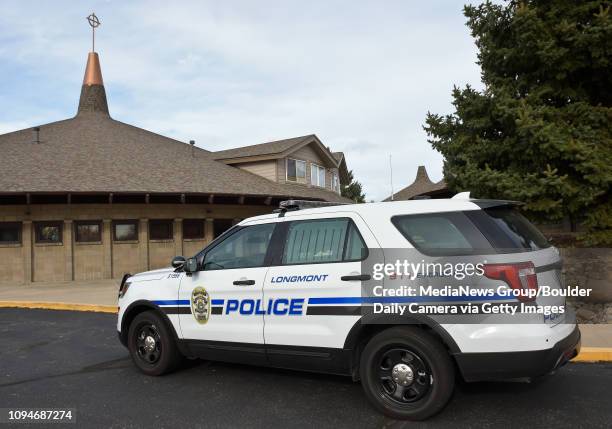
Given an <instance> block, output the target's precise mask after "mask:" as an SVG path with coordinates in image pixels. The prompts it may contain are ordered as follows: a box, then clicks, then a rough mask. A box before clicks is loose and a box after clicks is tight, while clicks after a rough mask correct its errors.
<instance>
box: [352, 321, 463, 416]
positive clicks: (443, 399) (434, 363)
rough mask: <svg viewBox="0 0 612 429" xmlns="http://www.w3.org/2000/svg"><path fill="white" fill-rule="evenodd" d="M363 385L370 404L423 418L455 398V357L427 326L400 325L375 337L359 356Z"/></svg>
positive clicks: (391, 412) (389, 412) (391, 413)
mask: <svg viewBox="0 0 612 429" xmlns="http://www.w3.org/2000/svg"><path fill="white" fill-rule="evenodd" d="M359 372H360V376H361V384H362V386H363V389H364V391H365V394H366V396H367V397H368V399H369V400H370V402H371V403H372V404H373V405H374V407H376V408H377V409H378V410H379V411H381V412H382V413H383V414H385V415H387V416H389V417H393V418H396V419H408V420H423V419H426V418H428V417H430V416H432V415H434V414H436V413H438V412H439V411H440V410H442V408H444V406H445V405H446V403H447V402H448V400H449V399H450V397H451V395H452V393H453V389H454V385H455V371H454V368H453V364H452V362H451V359H450V356H449V354H448V352H447V351H446V349H445V348H444V346H443V345H442V344H441V343H440V341H438V340H437V339H436V338H435V337H433V336H432V335H430V334H428V333H427V332H425V331H424V330H422V329H419V328H416V327H411V326H398V327H394V328H390V329H387V330H385V331H382V332H380V333H379V334H377V335H375V336H374V337H373V338H372V339H370V341H369V342H368V343H367V344H366V346H365V348H364V350H363V353H362V354H361V359H360V371H359Z"/></svg>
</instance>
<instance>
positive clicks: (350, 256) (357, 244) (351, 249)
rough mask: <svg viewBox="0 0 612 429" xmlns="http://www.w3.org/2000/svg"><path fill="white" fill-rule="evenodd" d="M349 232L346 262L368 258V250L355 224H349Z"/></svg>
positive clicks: (345, 253) (345, 251) (345, 255)
mask: <svg viewBox="0 0 612 429" xmlns="http://www.w3.org/2000/svg"><path fill="white" fill-rule="evenodd" d="M348 227H349V231H348V235H347V237H346V247H345V249H344V260H345V261H361V260H362V259H364V258H365V257H366V256H367V253H368V248H367V246H366V244H365V243H364V241H363V238H361V234H359V231H357V227H356V226H355V224H354V223H353V222H349V226H348Z"/></svg>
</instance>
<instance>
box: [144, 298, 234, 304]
mask: <svg viewBox="0 0 612 429" xmlns="http://www.w3.org/2000/svg"><path fill="white" fill-rule="evenodd" d="M223 302H224V300H223V299H213V300H212V301H211V304H212V305H223ZM153 303H154V304H157V305H191V303H190V302H189V300H188V299H162V300H158V301H153Z"/></svg>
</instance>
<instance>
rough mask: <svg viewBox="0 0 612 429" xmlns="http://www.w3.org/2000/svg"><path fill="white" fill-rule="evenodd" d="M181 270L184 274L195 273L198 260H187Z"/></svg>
mask: <svg viewBox="0 0 612 429" xmlns="http://www.w3.org/2000/svg"><path fill="white" fill-rule="evenodd" d="M183 270H184V271H185V272H186V273H195V272H196V271H198V260H197V259H196V258H189V259H187V260H186V261H185V265H183Z"/></svg>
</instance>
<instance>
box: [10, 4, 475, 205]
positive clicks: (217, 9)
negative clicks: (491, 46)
mask: <svg viewBox="0 0 612 429" xmlns="http://www.w3.org/2000/svg"><path fill="white" fill-rule="evenodd" d="M89 7H90V6H88V8H89ZM91 7H93V9H94V10H96V13H97V14H98V15H99V16H100V18H101V21H102V26H101V27H100V28H99V30H98V34H97V43H96V46H97V48H98V51H99V52H100V56H101V62H102V72H103V75H104V80H105V85H106V90H107V96H108V100H109V107H110V110H111V115H112V116H113V117H115V118H117V119H120V120H122V121H124V122H128V123H133V124H134V125H137V126H141V127H144V128H147V129H149V130H151V131H154V132H159V133H161V134H164V135H168V136H171V137H174V138H178V139H181V140H189V139H195V140H196V142H197V144H198V145H199V146H201V147H204V148H206V149H209V150H217V149H225V148H229V147H235V146H239V145H247V144H254V143H258V142H262V141H268V140H273V139H279V138H286V137H292V136H298V135H304V134H310V133H316V134H317V135H318V136H319V137H320V138H321V140H322V141H323V142H324V143H325V144H326V145H328V146H331V148H332V149H333V150H342V151H344V152H345V153H346V157H347V161H348V165H349V168H351V169H352V170H353V171H354V173H355V176H356V178H357V179H358V180H360V181H361V182H362V183H363V185H364V188H365V191H366V194H367V197H368V199H375V200H379V199H382V198H384V197H386V196H387V195H388V194H389V192H390V185H389V168H388V165H389V154H392V155H393V166H394V188H395V190H398V189H400V188H401V187H403V186H406V185H408V184H409V183H411V182H412V180H413V179H414V175H415V174H416V168H417V166H418V165H421V164H423V165H426V166H427V168H428V171H429V172H430V176H431V178H432V180H439V179H440V178H441V165H442V160H441V157H440V156H439V154H437V153H436V152H434V151H433V150H432V149H431V147H430V146H429V144H427V142H426V135H425V133H424V131H423V130H422V125H423V123H424V119H425V114H426V113H427V111H433V112H437V113H447V112H450V111H451V110H452V106H451V104H450V101H451V97H450V91H451V89H452V86H453V85H454V84H459V85H464V84H466V83H470V84H472V85H474V86H476V87H479V86H480V83H479V82H480V76H479V69H478V67H477V66H476V65H475V60H476V51H475V47H474V44H473V41H472V39H471V37H470V35H469V32H468V29H467V28H466V27H465V25H464V22H465V18H464V17H463V15H462V13H461V9H462V2H446V1H432V2H425V3H423V2H419V3H417V2H405V1H387V2H384V3H381V2H375V1H359V2H354V1H350V2H349V1H314V2H303V1H270V2H264V3H261V2H252V1H244V2H214V1H210V2H200V1H185V2H180V3H177V2H140V1H137V2H113V1H104V2H93V3H92V5H91ZM3 9H4V10H3V14H2V16H0V72H2V74H3V76H9V82H6V84H7V85H6V87H7V88H9V89H8V90H7V91H5V92H4V93H0V102H2V103H3V105H10V106H12V108H11V109H10V111H9V112H8V113H7V114H6V115H5V118H4V120H5V123H4V124H5V125H4V126H5V128H1V129H0V130H2V131H3V132H4V131H7V130H9V129H7V128H6V126H9V127H10V126H17V127H22V126H23V125H24V124H28V125H34V124H36V123H41V121H51V120H57V119H62V118H64V117H69V116H72V115H73V114H74V112H75V110H76V104H77V101H78V100H77V98H78V93H79V86H80V82H81V79H82V73H83V69H84V65H85V58H86V52H87V50H88V49H89V46H90V43H91V42H90V29H89V27H88V26H87V23H86V22H85V19H84V17H85V16H86V15H87V14H89V13H90V12H89V9H88V10H81V9H77V8H76V7H75V5H74V3H71V2H42V1H41V2H39V3H36V6H29V7H27V8H26V7H24V6H23V3H22V2H6V3H5V4H4V5H3ZM33 11H34V12H33Z"/></svg>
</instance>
